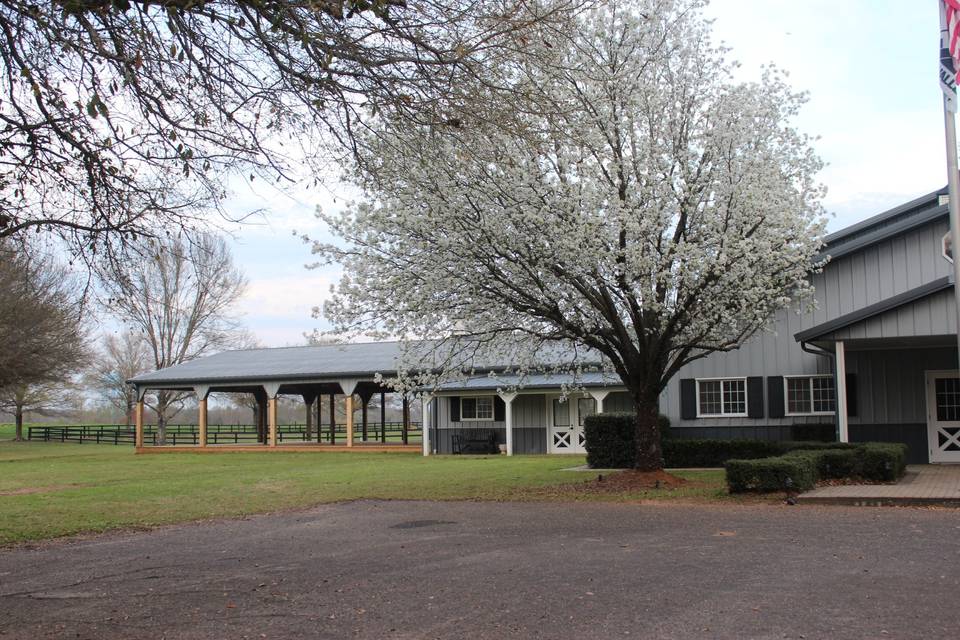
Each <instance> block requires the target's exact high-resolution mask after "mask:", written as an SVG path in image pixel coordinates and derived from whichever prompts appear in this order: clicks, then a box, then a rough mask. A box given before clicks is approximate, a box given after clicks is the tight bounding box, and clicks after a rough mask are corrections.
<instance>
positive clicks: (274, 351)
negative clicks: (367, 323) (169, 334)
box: [129, 342, 401, 385]
mask: <svg viewBox="0 0 960 640" xmlns="http://www.w3.org/2000/svg"><path fill="white" fill-rule="evenodd" d="M400 346H401V343H399V342H360V343H352V344H332V345H318V346H312V347H279V348H268V349H244V350H241V351H224V352H222V353H217V354H214V355H212V356H207V357H205V358H198V359H197V360H193V361H191V362H185V363H184V364H180V365H176V366H173V367H169V368H167V369H161V370H160V371H152V372H150V373H144V374H142V375H139V376H137V377H135V378H132V379H131V380H129V382H131V383H133V384H136V385H144V384H151V383H154V384H181V383H182V384H194V383H199V384H203V383H211V382H221V383H223V382H242V381H253V380H308V379H314V378H336V377H344V378H347V377H370V376H373V375H375V374H377V373H382V374H385V375H386V374H390V373H394V372H396V368H397V365H396V362H397V358H398V357H399V355H400Z"/></svg>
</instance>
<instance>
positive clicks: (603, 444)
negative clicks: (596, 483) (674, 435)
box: [583, 413, 674, 469]
mask: <svg viewBox="0 0 960 640" xmlns="http://www.w3.org/2000/svg"><path fill="white" fill-rule="evenodd" d="M635 425H636V415H634V414H632V413H600V414H597V415H593V416H587V418H586V419H585V420H584V421H583V436H584V439H585V440H586V442H585V447H586V449H587V464H588V465H590V466H591V467H593V468H595V469H631V468H633V467H634V466H635V464H634V463H635V462H636V456H637V446H636V442H637V439H636V431H635ZM659 427H660V435H661V438H660V440H661V442H663V443H664V444H666V443H667V442H674V441H673V440H668V439H667V438H668V436H669V432H670V419H669V418H667V417H666V416H663V415H661V416H660V418H659Z"/></svg>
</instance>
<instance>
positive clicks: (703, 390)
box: [697, 378, 747, 417]
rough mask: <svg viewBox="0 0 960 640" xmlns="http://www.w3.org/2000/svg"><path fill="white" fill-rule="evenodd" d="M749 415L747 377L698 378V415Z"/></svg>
mask: <svg viewBox="0 0 960 640" xmlns="http://www.w3.org/2000/svg"><path fill="white" fill-rule="evenodd" d="M745 415H747V379H746V378H730V379H728V380H697V416H698V417H709V416H745Z"/></svg>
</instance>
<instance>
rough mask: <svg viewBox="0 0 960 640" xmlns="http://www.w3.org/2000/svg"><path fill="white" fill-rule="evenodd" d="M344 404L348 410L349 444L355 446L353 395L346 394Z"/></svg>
mask: <svg viewBox="0 0 960 640" xmlns="http://www.w3.org/2000/svg"><path fill="white" fill-rule="evenodd" d="M343 404H344V406H345V407H346V411H347V446H348V447H352V446H353V396H352V395H346V396H344V397H343Z"/></svg>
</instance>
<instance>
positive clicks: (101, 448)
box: [0, 427, 729, 544]
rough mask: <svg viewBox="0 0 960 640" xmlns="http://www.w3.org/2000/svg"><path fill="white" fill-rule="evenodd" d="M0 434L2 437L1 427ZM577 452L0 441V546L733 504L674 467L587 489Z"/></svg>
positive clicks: (707, 478) (717, 487)
mask: <svg viewBox="0 0 960 640" xmlns="http://www.w3.org/2000/svg"><path fill="white" fill-rule="evenodd" d="M0 429H3V430H0V438H9V437H10V436H12V433H10V434H9V435H7V433H6V431H7V429H6V427H0ZM583 462H584V459H583V457H582V456H513V457H510V458H508V457H506V456H433V457H430V458H424V457H422V456H419V455H415V454H410V453H340V452H336V453H320V452H317V453H271V452H256V453H249V452H244V453H222V454H208V453H207V454H205V453H200V454H197V453H179V454H163V455H159V454H154V455H135V454H134V452H133V451H132V449H131V448H130V447H125V446H114V445H96V444H71V443H66V444H61V443H53V442H46V443H44V442H22V443H15V442H11V441H9V440H4V441H0V468H2V470H3V471H2V473H0V544H11V543H17V542H23V541H28V540H40V539H45V538H53V537H58V536H65V535H71V534H77V533H85V532H100V531H106V530H110V529H116V528H150V527H155V526H160V525H165V524H172V523H178V522H187V521H193V520H204V519H210V518H223V517H235V516H241V515H245V514H253V513H265V512H272V511H282V510H289V509H297V508H304V507H308V506H311V505H315V504H321V503H328V502H338V501H347V500H357V499H386V500H495V501H504V500H538V501H543V500H548V501H552V500H646V499H691V498H692V499H695V500H703V499H707V500H716V499H729V498H728V497H727V496H726V494H725V490H724V488H723V472H722V470H716V471H713V470H709V471H681V472H677V475H679V476H681V477H682V478H685V479H687V480H688V481H689V483H688V485H686V486H681V487H677V488H673V489H649V490H630V491H621V492H614V493H609V492H594V491H590V490H586V491H584V490H581V489H589V486H588V485H589V484H590V483H596V482H597V479H596V474H595V473H593V472H586V473H584V472H575V471H569V470H567V469H569V468H570V467H573V466H576V465H581V464H583Z"/></svg>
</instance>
